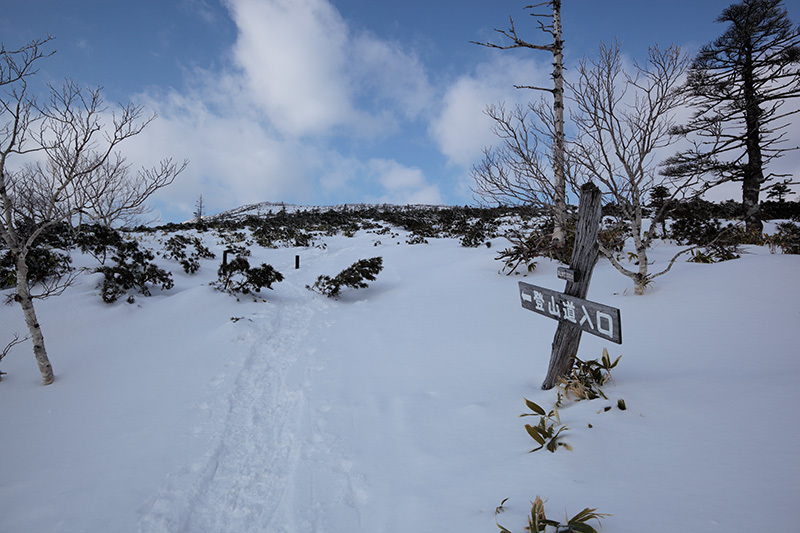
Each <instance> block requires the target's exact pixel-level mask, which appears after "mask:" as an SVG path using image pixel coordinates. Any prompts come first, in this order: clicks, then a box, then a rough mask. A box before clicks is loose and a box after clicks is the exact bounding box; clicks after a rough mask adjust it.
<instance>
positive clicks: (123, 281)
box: [95, 240, 173, 303]
mask: <svg viewBox="0 0 800 533" xmlns="http://www.w3.org/2000/svg"><path fill="white" fill-rule="evenodd" d="M115 248H116V249H115V251H114V253H113V255H112V256H111V259H113V261H114V265H113V266H105V265H104V266H101V267H98V268H96V269H95V272H99V273H101V274H103V276H104V277H103V283H102V285H101V290H102V297H103V301H104V302H106V303H112V302H115V301H117V300H118V299H119V297H120V296H123V295H125V294H127V293H128V292H129V291H131V290H135V291H136V292H138V293H140V294H143V295H145V296H150V294H151V293H150V288H149V287H148V285H160V286H161V289H162V290H169V289H171V288H172V286H173V281H172V274H171V273H170V272H167V271H166V270H164V269H162V268H159V267H158V266H157V265H156V264H155V263H153V259H155V256H154V255H153V252H151V251H150V250H148V249H146V248H140V247H139V243H137V242H136V241H127V240H123V241H121V242H120V243H119V244H117V245H116V247H115ZM127 301H128V303H133V301H134V297H133V295H132V294H129V295H128V299H127Z"/></svg>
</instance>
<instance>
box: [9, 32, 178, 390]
mask: <svg viewBox="0 0 800 533" xmlns="http://www.w3.org/2000/svg"><path fill="white" fill-rule="evenodd" d="M49 40H50V39H49V38H48V39H40V40H35V41H32V42H31V43H29V44H27V45H26V46H24V47H22V48H20V49H19V50H6V49H5V47H2V49H0V89H2V90H3V93H2V94H0V115H1V117H0V238H2V239H3V241H4V243H5V245H6V247H7V248H8V250H9V251H10V253H11V256H12V258H13V260H14V265H15V274H16V290H15V294H14V300H15V301H17V302H18V303H19V304H20V306H21V307H22V311H23V314H24V316H25V322H26V324H27V326H28V330H29V331H30V336H31V339H32V341H33V352H34V356H35V357H36V361H37V363H38V365H39V370H40V372H41V375H42V383H43V384H44V385H49V384H50V383H52V382H53V380H54V375H53V368H52V366H51V364H50V360H49V358H48V356H47V351H46V349H45V344H44V336H43V334H42V330H41V326H40V324H39V321H38V319H37V316H36V311H35V309H34V305H33V300H34V298H36V295H34V294H33V293H32V290H31V289H32V287H31V286H30V283H29V280H28V272H29V266H28V264H27V259H28V257H29V254H30V253H31V251H32V250H34V249H35V248H36V247H37V246H38V245H39V239H40V237H41V236H42V233H43V232H45V231H46V230H47V229H49V228H51V227H53V226H55V225H57V224H59V223H65V222H66V223H71V222H74V221H75V220H80V218H81V217H87V216H88V217H90V218H93V219H94V220H101V221H105V222H111V221H113V220H117V219H119V217H124V216H126V215H127V214H130V213H131V212H134V211H136V210H137V209H139V208H140V207H141V206H142V205H143V203H144V201H145V200H146V199H147V198H148V197H149V196H150V195H152V194H153V193H154V192H155V191H156V190H158V189H160V188H162V187H164V186H166V185H168V184H169V183H171V182H172V181H173V180H174V178H175V176H176V175H177V174H178V173H179V172H180V171H181V170H182V169H183V168H184V167H185V163H184V164H183V165H180V166H179V165H174V164H173V163H172V162H171V161H163V162H162V163H161V165H160V166H159V167H156V168H154V169H150V170H143V171H142V172H141V173H139V174H138V177H137V178H130V177H129V175H128V174H127V167H126V166H125V162H124V158H122V156H120V155H119V154H118V152H117V151H116V149H117V147H118V145H119V144H120V143H121V142H122V141H124V140H126V139H129V138H131V137H133V136H135V135H137V134H139V133H140V132H141V131H142V130H143V129H144V128H145V127H146V126H147V125H148V124H149V123H150V122H151V121H152V120H153V119H154V118H155V117H154V116H150V117H144V116H143V109H142V108H141V107H140V106H136V105H133V104H128V105H126V106H123V107H121V108H120V109H119V110H117V111H113V112H111V113H109V112H108V110H107V108H106V107H105V106H104V103H103V99H102V97H101V95H100V90H99V89H83V88H81V87H79V86H78V85H77V84H76V83H75V82H73V81H70V80H67V81H66V82H65V83H64V84H63V86H61V87H54V86H50V87H49V99H48V101H47V102H46V103H45V104H43V105H40V104H39V103H38V102H37V101H36V98H35V97H34V96H33V94H32V92H33V91H32V89H31V88H30V87H29V82H30V78H31V76H33V75H34V74H35V73H36V69H35V67H36V64H37V63H38V61H39V60H40V59H42V58H44V57H46V56H47V55H48V54H45V53H44V51H43V47H44V45H45V44H46V43H47V42H49ZM24 154H36V161H35V162H33V163H30V162H29V163H27V164H20V165H19V166H16V167H12V166H11V163H12V162H13V159H14V158H16V157H19V156H22V155H24ZM38 296H42V295H41V294H39V295H38Z"/></svg>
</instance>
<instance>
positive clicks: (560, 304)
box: [519, 281, 622, 344]
mask: <svg viewBox="0 0 800 533" xmlns="http://www.w3.org/2000/svg"><path fill="white" fill-rule="evenodd" d="M519 294H520V299H521V301H522V307H524V308H525V309H529V310H531V311H533V312H535V313H538V314H540V315H544V316H546V317H549V318H553V319H555V320H559V321H567V322H571V323H573V324H575V325H576V326H579V327H580V328H581V330H583V331H585V332H587V333H591V334H592V335H597V336H598V337H602V338H604V339H608V340H610V341H611V342H615V343H617V344H622V323H621V318H620V312H619V309H616V308H614V307H610V306H607V305H603V304H599V303H597V302H590V301H589V300H584V299H582V298H577V297H575V296H568V295H566V294H564V293H560V292H557V291H554V290H551V289H545V288H544V287H537V286H536V285H530V284H528V283H525V282H522V281H520V282H519Z"/></svg>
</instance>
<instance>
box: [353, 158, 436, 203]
mask: <svg viewBox="0 0 800 533" xmlns="http://www.w3.org/2000/svg"><path fill="white" fill-rule="evenodd" d="M368 169H369V174H370V175H371V176H372V177H373V179H375V180H377V181H378V182H379V183H380V184H381V186H382V187H383V189H384V193H383V194H382V195H381V196H380V198H379V202H380V203H389V204H399V205H405V204H432V205H438V204H441V203H442V196H441V194H440V192H439V188H438V187H436V186H435V185H431V184H429V183H428V182H427V180H426V179H425V174H424V173H423V172H422V170H420V169H419V168H416V167H406V166H403V165H401V164H400V163H398V162H397V161H394V160H391V159H372V160H371V161H369V164H368Z"/></svg>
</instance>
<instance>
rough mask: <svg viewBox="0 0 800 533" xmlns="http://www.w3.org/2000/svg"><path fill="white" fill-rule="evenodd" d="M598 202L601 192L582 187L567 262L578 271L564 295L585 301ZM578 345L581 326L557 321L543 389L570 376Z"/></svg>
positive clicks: (595, 254) (593, 187)
mask: <svg viewBox="0 0 800 533" xmlns="http://www.w3.org/2000/svg"><path fill="white" fill-rule="evenodd" d="M601 200H602V194H601V193H600V189H598V188H597V186H596V185H594V184H593V183H587V184H586V185H584V186H583V187H582V188H581V199H580V204H579V205H578V224H577V227H576V230H575V231H576V234H575V249H574V250H573V252H572V260H571V261H570V263H569V267H570V269H572V270H575V271H576V272H578V277H577V280H576V281H567V287H566V289H565V290H564V294H566V295H568V296H575V297H576V298H581V299H585V298H586V293H587V292H589V283H590V282H591V280H592V271H593V270H594V265H595V264H596V263H597V257H598V255H599V247H598V243H597V231H598V229H599V228H600V217H601V207H602V205H601ZM580 342H581V328H580V326H578V325H577V324H573V323H571V322H568V321H566V320H561V321H559V323H558V329H556V334H555V336H554V337H553V348H552V352H551V353H550V366H549V367H548V369H547V376H546V377H545V380H544V382H543V383H542V388H543V389H545V390H547V389H552V388H553V387H555V386H556V384H557V383H558V380H559V378H561V377H564V376H566V375H567V374H569V371H570V370H571V369H572V365H573V361H574V358H575V355H576V354H577V353H578V346H579V345H580Z"/></svg>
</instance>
